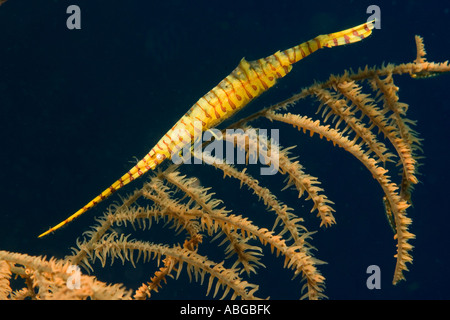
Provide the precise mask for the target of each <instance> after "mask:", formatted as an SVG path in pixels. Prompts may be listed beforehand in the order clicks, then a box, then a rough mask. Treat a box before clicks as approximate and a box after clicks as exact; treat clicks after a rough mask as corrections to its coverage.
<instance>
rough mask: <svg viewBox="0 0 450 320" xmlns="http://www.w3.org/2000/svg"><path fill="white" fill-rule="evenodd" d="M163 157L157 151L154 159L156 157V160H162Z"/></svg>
mask: <svg viewBox="0 0 450 320" xmlns="http://www.w3.org/2000/svg"><path fill="white" fill-rule="evenodd" d="M164 158H165V156H164V155H163V154H161V153H158V154H157V155H156V159H158V161H163V160H164Z"/></svg>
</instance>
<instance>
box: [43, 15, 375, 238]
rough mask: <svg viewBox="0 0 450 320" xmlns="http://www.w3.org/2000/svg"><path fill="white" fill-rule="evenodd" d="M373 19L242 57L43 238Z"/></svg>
mask: <svg viewBox="0 0 450 320" xmlns="http://www.w3.org/2000/svg"><path fill="white" fill-rule="evenodd" d="M373 28H374V21H370V22H366V23H364V24H361V25H359V26H356V27H353V28H350V29H347V30H343V31H339V32H335V33H331V34H327V35H320V36H317V37H315V38H314V39H312V40H309V41H307V42H304V43H302V44H300V45H298V46H295V47H293V48H290V49H287V50H284V51H278V52H276V53H275V54H273V55H271V56H269V57H267V58H262V59H259V60H256V61H250V62H248V61H246V60H245V59H242V60H241V61H240V63H239V65H238V66H237V67H236V69H234V70H233V72H231V74H229V75H228V76H227V77H226V78H225V79H223V80H222V81H221V82H220V83H219V84H218V85H217V86H215V87H214V88H213V89H211V90H210V91H209V92H208V93H207V94H205V95H204V96H203V97H201V98H200V99H199V100H198V101H197V102H196V103H195V104H194V105H193V106H192V107H191V108H190V109H189V110H188V112H186V114H185V115H183V116H182V117H181V119H180V120H179V121H178V122H177V123H176V124H175V125H174V126H173V127H172V128H171V129H170V130H169V131H168V132H167V133H166V134H165V135H164V136H163V137H162V138H161V139H160V140H159V142H158V143H157V144H156V146H154V147H153V148H152V149H151V150H150V152H149V153H148V154H147V155H145V157H144V158H143V159H142V160H140V161H139V162H138V163H137V164H136V165H135V166H133V167H132V168H131V169H130V170H129V171H128V172H127V173H125V174H124V175H123V176H122V177H121V178H120V179H119V180H117V181H116V182H114V183H113V184H112V185H111V186H109V187H108V188H107V189H106V190H104V191H103V192H102V193H100V194H99V195H98V196H97V197H95V198H94V199H93V200H91V201H90V202H89V203H87V204H86V205H85V206H84V207H82V208H81V209H80V210H78V211H77V212H75V213H74V214H73V215H71V216H70V217H68V218H67V219H65V220H64V221H62V222H60V223H59V224H57V225H55V226H54V227H52V228H50V229H49V230H47V231H46V232H44V233H42V234H41V235H39V238H40V237H43V236H45V235H47V234H49V233H50V232H53V231H55V230H57V229H59V228H60V227H62V226H64V225H66V224H68V223H69V222H71V221H72V220H74V219H75V218H77V217H79V216H80V215H82V214H83V213H85V212H86V211H88V210H89V209H91V208H92V207H94V206H95V205H96V204H98V203H99V202H101V201H103V200H105V199H106V198H108V197H109V196H110V195H111V194H113V193H114V192H116V191H117V190H119V189H120V188H122V187H123V186H125V185H126V184H128V183H130V182H131V181H133V180H135V179H137V178H139V177H140V176H142V175H143V174H144V173H146V172H147V171H149V170H154V169H155V168H156V167H157V166H158V165H159V164H160V163H161V162H163V161H164V160H166V159H170V158H171V155H172V154H174V153H173V152H174V151H175V152H176V150H179V149H180V148H182V147H183V146H186V145H187V144H192V143H193V138H194V133H195V130H200V128H196V127H195V125H194V123H195V122H196V121H198V122H200V123H201V124H202V127H201V130H202V131H205V130H207V129H210V128H213V127H215V126H217V125H218V124H219V123H221V122H222V121H224V120H225V119H227V118H229V117H231V116H233V115H234V114H235V113H236V112H238V111H239V110H241V109H242V108H243V107H244V106H245V105H247V104H248V103H249V102H250V101H252V100H253V99H254V98H256V97H257V96H259V95H260V94H261V93H263V92H264V91H266V90H268V89H269V88H271V87H273V86H274V85H275V83H276V81H277V79H279V78H282V77H284V76H285V75H286V74H287V73H289V72H290V71H291V69H292V65H293V64H294V63H296V62H297V61H300V60H301V59H303V58H305V57H306V56H308V55H310V54H311V53H313V52H314V51H316V50H318V49H321V48H331V47H335V46H340V45H345V44H348V43H354V42H358V41H360V40H362V39H364V38H366V37H368V36H369V35H370V34H371V33H372V29H373Z"/></svg>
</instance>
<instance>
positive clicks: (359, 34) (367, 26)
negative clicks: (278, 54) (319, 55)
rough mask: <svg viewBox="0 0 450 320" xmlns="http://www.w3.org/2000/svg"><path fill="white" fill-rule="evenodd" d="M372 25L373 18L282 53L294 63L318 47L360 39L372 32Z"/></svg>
mask: <svg viewBox="0 0 450 320" xmlns="http://www.w3.org/2000/svg"><path fill="white" fill-rule="evenodd" d="M374 27H375V20H372V21H369V22H366V23H363V24H360V25H359V26H356V27H353V28H349V29H346V30H342V31H338V32H334V33H329V34H323V35H320V36H317V37H315V38H314V39H311V40H309V41H306V42H304V43H302V44H299V45H298V46H295V47H292V48H290V49H287V50H285V51H283V53H284V54H285V55H286V56H287V58H288V59H289V63H290V64H294V63H296V62H298V61H300V60H301V59H303V58H305V57H306V56H309V55H310V54H311V53H313V52H315V51H317V50H318V49H321V48H332V47H336V46H341V45H345V44H349V43H354V42H358V41H361V40H363V39H365V38H367V37H368V36H370V35H371V34H372V30H373V28H374Z"/></svg>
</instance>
